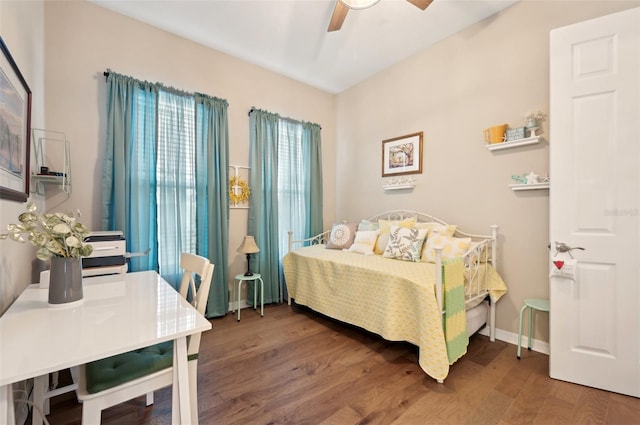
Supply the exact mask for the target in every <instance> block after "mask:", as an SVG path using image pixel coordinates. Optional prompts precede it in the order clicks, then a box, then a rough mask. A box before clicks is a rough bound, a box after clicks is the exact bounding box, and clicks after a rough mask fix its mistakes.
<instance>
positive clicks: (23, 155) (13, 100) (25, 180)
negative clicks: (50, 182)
mask: <svg viewBox="0 0 640 425" xmlns="http://www.w3.org/2000/svg"><path fill="white" fill-rule="evenodd" d="M0 50H2V55H0V198H3V199H10V200H13V201H18V202H26V201H27V198H28V197H29V145H30V141H29V132H30V129H31V90H30V89H29V86H28V85H27V83H26V81H25V80H24V78H23V77H22V74H21V73H20V70H19V69H18V65H16V63H15V61H14V60H13V58H12V57H11V54H10V53H9V49H8V48H7V45H6V44H5V43H4V40H3V39H2V37H0Z"/></svg>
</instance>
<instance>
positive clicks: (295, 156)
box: [248, 109, 323, 302]
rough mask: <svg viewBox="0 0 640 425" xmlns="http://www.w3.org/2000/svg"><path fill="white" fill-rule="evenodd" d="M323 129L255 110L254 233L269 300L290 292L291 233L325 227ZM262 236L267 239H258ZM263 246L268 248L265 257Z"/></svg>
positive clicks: (314, 231) (308, 232)
mask: <svg viewBox="0 0 640 425" xmlns="http://www.w3.org/2000/svg"><path fill="white" fill-rule="evenodd" d="M320 132H321V128H320V126H319V125H317V124H312V123H305V122H300V121H296V120H292V119H289V118H281V117H280V116H279V115H277V114H271V113H268V112H265V111H261V110H255V109H254V110H253V112H252V113H251V119H250V134H251V140H250V142H251V150H250V161H249V162H250V166H251V178H250V180H251V182H250V183H251V184H250V186H251V189H252V192H251V197H250V201H249V234H253V235H254V236H255V237H256V242H257V243H258V246H259V247H260V253H259V254H258V257H259V259H258V266H259V269H258V270H259V271H260V273H261V274H262V275H263V280H264V281H265V302H276V301H278V302H281V301H282V300H283V298H286V296H287V292H286V285H284V276H283V272H282V264H281V260H282V257H284V255H285V254H286V253H287V250H288V232H289V231H293V235H294V238H296V239H302V238H307V237H310V236H313V235H316V234H318V233H320V232H321V231H322V229H323V223H322V209H323V197H322V149H321V137H320ZM256 191H257V192H258V194H256ZM258 237H259V238H260V240H261V241H266V242H258ZM263 245H266V246H267V249H268V251H267V255H264V256H263ZM265 275H267V276H268V279H269V284H267V279H265V278H264V276H265ZM267 287H268V288H269V294H267V289H266V288H267ZM250 288H251V287H250ZM252 292H253V291H252V289H250V290H249V296H248V300H251V299H252Z"/></svg>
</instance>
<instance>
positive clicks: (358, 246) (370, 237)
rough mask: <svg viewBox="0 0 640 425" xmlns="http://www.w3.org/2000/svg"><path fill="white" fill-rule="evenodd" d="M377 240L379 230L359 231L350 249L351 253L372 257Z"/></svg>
mask: <svg viewBox="0 0 640 425" xmlns="http://www.w3.org/2000/svg"><path fill="white" fill-rule="evenodd" d="M376 239H378V231H377V230H358V231H357V232H356V238H355V240H354V241H353V244H351V246H350V247H349V251H352V252H358V253H360V254H365V255H371V254H373V247H374V246H376Z"/></svg>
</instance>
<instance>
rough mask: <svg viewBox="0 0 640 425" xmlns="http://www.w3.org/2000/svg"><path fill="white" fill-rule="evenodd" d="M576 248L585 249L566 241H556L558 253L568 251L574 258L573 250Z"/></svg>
mask: <svg viewBox="0 0 640 425" xmlns="http://www.w3.org/2000/svg"><path fill="white" fill-rule="evenodd" d="M574 249H579V250H581V251H584V250H585V249H584V248H582V247H581V246H569V245H567V244H566V243H564V242H556V255H558V253H561V252H566V253H568V254H569V256H570V257H571V258H573V255H571V251H573V250H574Z"/></svg>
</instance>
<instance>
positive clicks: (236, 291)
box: [232, 273, 264, 322]
mask: <svg viewBox="0 0 640 425" xmlns="http://www.w3.org/2000/svg"><path fill="white" fill-rule="evenodd" d="M235 280H237V281H238V285H237V286H236V285H235V284H234V285H233V295H232V297H233V298H235V299H236V309H237V310H238V322H239V321H240V288H241V287H242V282H253V309H254V310H255V309H256V308H257V295H258V291H257V288H256V281H257V282H260V316H262V317H264V282H263V281H262V275H260V273H254V274H252V275H251V276H245V275H243V274H238V275H236V277H235ZM233 311H234V312H235V311H236V310H233Z"/></svg>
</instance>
